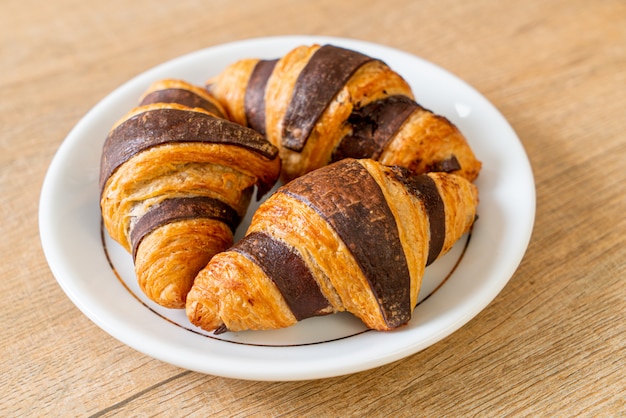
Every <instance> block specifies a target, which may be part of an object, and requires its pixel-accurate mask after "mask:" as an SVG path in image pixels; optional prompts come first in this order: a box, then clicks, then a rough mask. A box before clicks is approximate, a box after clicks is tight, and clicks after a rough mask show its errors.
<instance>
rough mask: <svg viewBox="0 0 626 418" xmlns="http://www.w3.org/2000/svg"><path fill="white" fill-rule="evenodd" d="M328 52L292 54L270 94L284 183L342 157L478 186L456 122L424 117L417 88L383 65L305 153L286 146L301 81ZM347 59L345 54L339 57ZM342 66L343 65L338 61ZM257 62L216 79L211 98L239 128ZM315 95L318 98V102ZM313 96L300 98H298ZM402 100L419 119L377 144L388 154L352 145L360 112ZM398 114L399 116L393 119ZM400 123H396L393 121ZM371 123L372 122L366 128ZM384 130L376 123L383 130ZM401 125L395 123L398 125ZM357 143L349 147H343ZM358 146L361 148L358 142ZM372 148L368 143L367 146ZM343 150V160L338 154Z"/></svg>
mask: <svg viewBox="0 0 626 418" xmlns="http://www.w3.org/2000/svg"><path fill="white" fill-rule="evenodd" d="M324 47H326V46H320V45H310V46H306V45H302V46H299V47H297V48H294V49H293V50H291V51H289V52H288V53H287V54H285V55H284V56H283V57H281V58H280V59H279V60H278V62H277V63H276V65H275V67H274V69H273V72H272V74H271V76H270V77H269V79H268V81H267V86H266V92H265V102H264V104H265V115H266V116H265V131H266V136H267V138H268V140H269V141H270V142H271V143H272V144H274V145H275V146H276V147H278V148H279V149H280V157H281V160H282V162H283V168H282V179H283V180H284V181H289V180H292V179H294V178H296V177H298V176H301V175H303V174H305V173H307V172H309V171H312V170H314V169H316V168H319V167H322V166H324V165H326V164H328V163H330V162H331V161H333V158H335V157H337V156H341V157H348V158H350V157H351V158H374V159H377V160H380V161H381V162H383V163H384V164H386V165H400V166H402V167H406V168H408V169H410V170H412V171H414V172H415V173H418V174H420V173H426V172H432V171H444V172H453V173H455V174H458V175H461V176H464V177H465V178H467V179H468V180H470V181H473V180H474V179H475V178H476V177H477V175H478V173H479V171H480V168H481V164H480V161H478V160H477V159H476V157H475V155H474V153H473V152H472V150H471V148H470V146H469V144H468V142H467V140H466V139H465V137H463V135H462V134H461V133H460V132H459V130H458V129H457V128H456V127H455V126H454V125H453V124H452V123H450V121H448V120H447V119H445V118H444V117H441V116H438V115H435V114H433V113H432V112H430V111H428V110H426V109H423V108H422V107H421V106H419V105H418V104H417V103H415V102H414V97H413V93H412V91H411V89H410V86H409V85H408V84H407V83H406V81H405V80H403V79H402V77H401V76H399V75H398V74H397V73H396V72H394V71H393V70H392V69H390V68H389V67H388V66H387V65H385V64H384V63H383V62H381V61H379V60H375V59H372V60H370V61H366V62H365V63H364V64H363V65H361V66H360V67H359V68H358V70H357V71H356V72H355V73H354V74H352V76H351V77H350V78H349V80H348V81H347V82H346V83H345V85H344V86H343V88H341V89H340V90H339V91H338V92H337V93H336V95H335V96H334V98H333V99H332V100H331V101H330V102H329V103H328V104H327V106H326V108H325V110H324V112H323V113H322V115H321V116H320V117H319V119H317V121H316V123H315V125H314V127H313V129H312V131H311V134H310V135H309V136H308V138H307V139H306V141H305V145H304V147H303V148H302V149H296V150H294V149H293V148H292V147H290V146H286V145H285V135H284V134H285V132H284V130H285V123H286V122H285V118H286V115H287V114H288V111H289V110H290V106H291V101H292V98H293V96H294V94H295V93H294V91H295V88H296V84H297V83H298V80H299V77H300V76H301V74H302V73H303V72H304V71H305V69H306V68H308V65H309V63H310V62H312V61H313V60H314V59H315V56H316V53H317V52H318V51H319V50H320V49H321V48H324ZM340 56H341V55H340V54H338V57H340ZM338 59H341V58H338ZM257 62H258V60H243V61H240V62H237V63H235V64H233V65H232V66H230V67H228V68H227V69H225V71H224V72H223V73H222V74H220V75H219V76H218V77H216V78H215V79H213V83H212V84H211V91H213V92H215V94H216V96H217V97H218V98H219V99H220V100H222V101H223V102H224V103H225V105H226V106H227V107H229V108H232V109H233V110H232V112H233V113H237V114H241V115H243V116H238V117H237V120H238V121H239V122H240V123H246V119H245V110H244V102H243V98H244V96H245V89H246V87H247V83H248V80H249V79H250V74H251V72H252V71H253V68H254V65H256V63H257ZM313 93H314V92H311V95H313ZM298 96H299V97H300V96H304V97H306V96H307V95H306V94H304V93H303V92H300V93H299V95H298ZM393 97H401V98H406V99H409V100H410V101H413V102H414V106H415V111H413V112H412V113H410V116H409V117H408V118H407V119H406V121H405V122H404V123H401V127H400V128H399V129H398V130H397V131H396V132H391V133H388V134H387V133H386V134H385V135H388V138H377V139H376V141H377V142H379V145H380V146H381V147H382V148H383V149H384V152H383V153H382V154H380V153H378V151H377V150H369V149H368V148H367V147H365V148H364V145H363V144H361V143H360V142H361V140H362V139H363V138H361V139H359V138H353V137H352V135H353V133H354V132H355V131H359V128H360V127H359V126H355V125H353V124H352V123H351V122H350V121H351V120H354V115H355V112H357V113H358V112H359V111H360V110H362V109H363V108H364V107H366V106H368V105H369V104H372V103H377V102H381V103H382V102H383V101H384V100H385V99H388V98H393ZM390 113H393V112H390ZM392 117H393V116H392ZM365 122H366V123H367V121H365ZM378 122H380V123H384V120H382V121H378V120H377V121H375V122H374V123H373V125H374V127H375V126H376V124H377V123H378ZM394 123H395V121H394ZM346 138H347V139H349V140H350V141H353V143H351V144H347V145H346V144H342V141H343V140H346ZM354 141H356V142H354ZM365 142H367V140H366V141H365ZM340 147H341V152H338V153H336V154H335V155H333V153H335V152H336V151H337V150H338V149H339V148H340Z"/></svg>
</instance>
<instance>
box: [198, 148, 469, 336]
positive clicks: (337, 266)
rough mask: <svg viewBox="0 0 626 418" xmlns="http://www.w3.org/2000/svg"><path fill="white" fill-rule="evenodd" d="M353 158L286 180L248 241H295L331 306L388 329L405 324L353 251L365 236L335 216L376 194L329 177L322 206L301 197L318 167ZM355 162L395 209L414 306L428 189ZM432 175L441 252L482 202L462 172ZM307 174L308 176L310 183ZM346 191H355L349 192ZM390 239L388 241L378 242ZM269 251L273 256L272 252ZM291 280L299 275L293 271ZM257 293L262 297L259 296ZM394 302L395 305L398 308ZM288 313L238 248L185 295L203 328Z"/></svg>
mask: <svg viewBox="0 0 626 418" xmlns="http://www.w3.org/2000/svg"><path fill="white" fill-rule="evenodd" d="M354 164H355V160H343V161H341V162H339V163H335V164H333V165H332V166H330V167H328V168H326V169H321V170H318V171H316V172H313V173H310V174H308V175H305V176H303V177H300V178H299V179H298V180H297V181H295V182H292V183H289V184H287V185H286V186H283V187H282V188H281V189H279V191H278V192H277V193H275V194H273V195H272V196H270V197H269V198H268V200H267V201H266V202H265V203H263V204H262V205H261V206H260V207H259V209H258V210H257V212H256V213H255V215H254V217H253V219H252V223H251V225H250V227H249V229H248V231H247V233H246V238H244V239H243V240H244V241H245V240H246V239H248V238H247V237H249V236H254V235H255V234H259V233H262V234H267V235H269V236H271V237H272V238H273V239H275V240H278V241H280V242H281V243H282V244H281V245H283V244H284V245H287V246H289V247H290V248H293V251H294V252H296V253H297V254H299V255H300V257H301V259H302V260H303V261H304V263H305V264H306V265H307V266H308V268H309V272H310V274H311V275H312V276H313V277H314V278H315V281H316V282H317V284H318V286H319V289H320V290H321V292H322V293H323V294H324V296H325V297H326V299H327V300H328V303H329V305H330V306H331V307H332V309H331V310H332V312H339V311H343V310H347V311H349V312H351V313H353V314H354V315H356V316H357V317H359V318H360V319H361V320H362V321H363V322H364V323H365V324H366V325H367V326H368V327H369V328H372V329H376V330H389V329H393V328H395V327H397V326H399V325H400V324H397V323H389V321H388V319H389V311H388V312H387V313H386V314H385V313H384V311H385V309H386V308H385V307H383V306H381V305H380V304H381V299H379V297H380V295H378V296H377V293H376V291H375V290H374V289H375V287H373V282H372V279H371V278H369V277H367V274H370V273H367V272H366V270H363V265H362V264H361V263H360V262H359V254H360V252H359V251H355V250H356V248H355V247H354V245H360V244H361V243H359V242H355V241H352V240H350V239H348V240H347V241H346V238H345V236H344V235H343V233H342V232H341V230H340V229H337V228H340V227H339V226H338V225H339V224H337V223H336V222H335V221H332V219H333V217H335V216H337V214H341V213H345V214H346V215H345V216H349V214H350V213H351V211H352V209H349V208H348V206H344V205H345V204H347V203H342V202H359V201H361V202H362V201H364V200H366V199H368V198H371V193H369V194H368V196H360V195H358V193H359V189H358V188H356V187H345V188H344V187H341V186H339V183H336V184H335V185H331V184H330V183H328V186H329V189H328V190H327V194H326V196H325V197H324V199H327V200H325V201H326V203H324V204H322V205H321V206H320V204H319V203H320V202H314V201H311V202H309V201H308V200H307V199H306V198H303V197H302V196H307V195H306V192H305V194H304V195H302V194H301V193H302V192H303V191H305V190H307V189H306V187H308V186H312V187H318V186H320V184H319V183H314V182H319V179H320V174H319V173H320V172H322V171H325V172H330V173H331V174H332V175H337V174H341V173H342V172H343V171H344V170H345V169H346V168H345V167H354ZM358 164H360V165H361V166H362V167H363V168H364V169H365V170H366V171H360V170H357V171H354V170H353V169H351V170H352V171H353V172H359V173H365V174H359V175H362V176H371V179H370V180H367V181H372V179H373V181H375V183H376V184H377V185H378V187H380V189H381V192H382V193H383V195H384V198H385V200H386V205H388V206H389V209H390V215H386V216H389V217H390V219H389V221H391V222H387V221H385V224H388V225H396V227H397V233H398V236H399V239H400V242H401V245H402V252H403V253H404V256H405V257H406V262H407V264H408V272H407V273H406V275H407V276H408V277H406V283H407V284H406V286H408V289H407V294H409V297H410V310H412V309H413V308H414V307H415V305H416V303H417V295H418V293H419V289H420V286H421V279H422V276H423V274H424V266H425V264H426V259H427V255H428V252H429V248H428V246H429V243H430V233H431V226H430V222H431V219H430V218H429V213H428V210H427V208H426V205H425V203H424V201H423V196H421V195H420V192H419V191H418V190H417V189H413V188H411V187H409V186H408V185H409V182H407V181H401V180H400V178H399V177H398V173H397V172H395V171H394V169H393V168H390V167H385V166H383V165H381V164H380V163H377V162H375V161H373V160H360V161H358ZM330 170H335V171H332V172H331V171H330ZM346 173H347V172H346ZM428 176H429V179H431V180H432V181H433V182H434V184H435V185H436V189H437V190H438V191H439V193H440V195H441V199H442V201H443V203H444V211H445V216H444V217H443V218H442V221H445V240H444V245H443V249H442V251H441V253H440V254H444V253H445V252H446V251H448V250H449V249H450V248H451V246H452V245H453V244H454V242H456V241H457V240H458V239H459V238H460V237H461V236H462V235H463V234H465V233H466V232H467V231H468V230H469V228H470V227H471V225H472V223H473V221H474V219H475V214H476V205H477V203H478V198H477V190H476V187H475V186H474V185H472V184H471V183H470V182H468V181H467V180H465V179H464V178H462V177H460V176H455V175H450V174H445V173H432V174H429V175H428ZM309 179H310V183H307V182H308V181H309ZM364 180H365V178H364ZM303 187H305V188H304V189H303ZM322 187H323V186H322ZM346 193H349V194H352V195H353V196H346ZM311 196H312V195H311ZM346 198H347V199H346ZM330 202H334V203H332V204H330V206H328V208H331V207H334V208H335V209H336V210H335V209H333V212H334V213H335V214H333V215H329V214H328V212H327V210H328V209H325V208H326V207H327V206H326V205H327V203H330ZM352 204H353V203H350V205H352ZM357 204H358V203H357ZM335 205H336V206H335ZM377 205H383V203H380V204H378V203H377ZM381 213H384V212H381ZM339 216H342V215H339ZM377 216H378V215H377ZM344 220H346V219H344ZM347 220H348V221H349V222H352V223H353V224H354V226H355V228H356V230H358V229H359V228H360V226H358V223H359V222H362V223H364V225H363V226H364V227H365V226H368V227H371V225H372V220H371V219H367V216H363V217H354V216H349V218H348V219H347ZM363 242H365V241H363ZM388 244H389V243H388V242H385V243H381V244H380V245H388ZM363 245H366V244H363ZM367 245H369V246H371V247H373V248H365V249H364V251H366V252H365V253H364V254H368V252H367V251H370V253H369V254H370V256H373V252H376V251H380V249H381V248H382V247H376V245H372V244H371V243H370V244H367ZM259 251H261V252H263V251H270V252H271V249H269V247H268V248H265V249H262V248H261V249H259ZM372 251H373V252H372ZM265 256H271V253H270V254H267V255H265ZM394 264H396V265H397V266H400V264H401V263H399V260H395V261H394V260H392V262H391V263H390V264H389V265H390V266H393V265H394ZM376 268H377V269H378V267H376ZM374 271H378V270H374ZM380 271H381V272H382V271H384V270H380ZM379 279H380V278H379ZM293 280H298V279H297V278H295V277H294V279H293ZM259 295H263V297H262V298H261V299H259ZM247 298H250V299H247ZM261 300H262V302H259V301H261ZM258 302H259V303H258ZM390 309H392V312H393V309H395V308H390ZM288 312H290V310H289V306H288V303H287V302H286V300H285V298H284V296H283V295H282V294H281V293H280V291H278V290H277V288H276V286H275V285H274V283H273V281H272V278H271V277H268V276H267V274H266V273H265V272H264V270H263V268H261V267H259V265H258V264H257V263H256V262H255V258H254V257H245V256H243V255H242V254H240V253H239V252H237V251H233V250H229V251H226V252H224V253H221V254H220V255H218V256H216V257H215V258H214V259H213V260H211V261H210V262H209V264H208V265H207V267H206V268H205V269H203V270H202V272H201V273H200V274H199V275H198V277H197V278H196V281H195V283H194V286H193V287H192V290H191V291H190V293H189V296H188V302H187V314H188V317H189V319H190V321H191V322H192V323H194V324H196V325H198V326H200V327H202V328H204V329H206V330H214V329H217V328H220V327H222V326H226V327H227V328H228V329H229V330H232V331H240V330H245V329H268V328H275V327H277V326H280V327H282V326H288V325H291V324H293V323H295V321H296V320H295V317H292V316H293V315H292V316H290V315H288ZM274 315H276V317H274ZM409 315H410V311H409Z"/></svg>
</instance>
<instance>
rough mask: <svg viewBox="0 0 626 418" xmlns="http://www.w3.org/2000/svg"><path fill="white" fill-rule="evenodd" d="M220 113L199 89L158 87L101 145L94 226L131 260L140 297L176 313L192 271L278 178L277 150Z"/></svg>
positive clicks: (176, 84)
mask: <svg viewBox="0 0 626 418" xmlns="http://www.w3.org/2000/svg"><path fill="white" fill-rule="evenodd" d="M181 103H182V104H181ZM225 113H226V112H225V111H224V109H223V108H222V107H221V105H220V104H219V102H217V101H216V100H215V99H213V98H212V97H211V96H210V95H209V94H208V93H207V92H206V91H204V89H202V88H198V87H194V86H192V85H190V84H188V83H185V82H182V81H175V80H164V81H162V82H158V83H155V84H154V85H153V86H152V87H151V88H150V89H149V90H148V91H147V92H146V94H145V95H144V96H143V98H142V100H141V103H140V106H139V107H137V108H135V109H133V110H132V111H130V112H129V113H128V114H127V115H125V116H124V117H123V118H122V120H120V121H119V122H118V123H117V124H115V126H113V127H112V129H111V130H110V132H109V135H108V137H107V139H106V141H105V144H104V148H103V153H102V159H101V167H100V169H101V171H100V192H101V200H100V206H101V210H102V217H103V223H104V226H105V228H106V230H107V231H108V232H109V234H110V236H111V237H112V238H113V239H114V240H116V241H117V242H119V243H120V244H121V245H122V246H123V247H124V248H125V249H126V250H127V251H129V252H130V253H131V254H132V256H133V260H134V265H135V273H136V276H137V279H138V282H139V285H140V287H141V289H142V290H143V292H144V293H145V294H146V295H147V296H148V297H149V298H150V299H152V300H153V301H155V302H157V303H158V304H160V305H162V306H165V307H169V308H183V307H184V306H185V299H186V297H187V293H188V291H189V289H190V288H191V285H192V284H193V280H194V278H195V276H196V274H197V273H198V271H200V270H201V269H202V268H203V267H204V266H205V265H206V264H207V263H208V261H209V260H210V259H211V257H213V255H215V254H216V253H218V252H220V251H223V250H225V249H227V248H228V247H230V246H231V245H232V244H233V233H234V231H235V229H236V228H237V226H238V225H239V223H240V220H241V219H242V217H243V215H244V214H245V212H246V210H247V208H248V205H249V202H250V199H251V196H252V194H253V190H254V187H255V186H256V187H257V197H260V196H262V195H263V194H265V193H266V192H267V191H269V189H270V188H271V187H272V186H273V185H274V183H275V182H276V180H277V178H278V176H279V173H280V160H279V158H278V150H277V149H276V148H275V147H274V146H272V145H271V144H270V143H269V142H267V140H266V139H265V138H264V137H263V136H261V135H260V134H259V133H257V132H256V131H254V130H252V129H250V128H246V127H243V126H241V125H238V124H235V123H233V122H230V121H228V120H226V119H224V118H223V117H222V116H223V115H225Z"/></svg>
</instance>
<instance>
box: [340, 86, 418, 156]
mask: <svg viewBox="0 0 626 418" xmlns="http://www.w3.org/2000/svg"><path fill="white" fill-rule="evenodd" d="M418 108H419V105H418V104H417V103H415V101H414V100H412V99H411V98H409V97H406V96H389V97H386V98H384V99H382V100H377V101H375V102H372V103H370V104H368V105H367V106H365V107H362V108H359V109H355V110H354V111H353V112H352V114H351V115H350V117H349V118H348V123H349V124H350V125H352V134H351V135H347V136H345V137H344V138H343V139H342V140H341V142H340V143H339V145H338V146H337V148H336V149H335V150H334V151H333V155H332V161H339V160H342V159H344V158H372V159H375V160H377V159H378V158H379V157H380V155H381V154H382V152H383V150H384V149H385V147H386V145H387V144H388V143H389V140H390V139H391V138H392V137H393V135H394V134H395V133H396V132H397V131H398V129H400V127H401V126H402V124H403V123H404V121H406V119H407V118H408V117H409V116H410V115H411V114H412V113H413V111H415V110H416V109H418Z"/></svg>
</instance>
